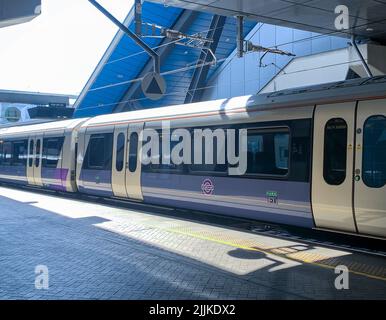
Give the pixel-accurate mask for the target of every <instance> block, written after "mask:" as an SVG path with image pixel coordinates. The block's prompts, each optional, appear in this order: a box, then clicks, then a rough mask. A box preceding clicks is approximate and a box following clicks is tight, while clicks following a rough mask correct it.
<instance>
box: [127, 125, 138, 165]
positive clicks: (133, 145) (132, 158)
mask: <svg viewBox="0 0 386 320" xmlns="http://www.w3.org/2000/svg"><path fill="white" fill-rule="evenodd" d="M137 154H138V133H136V132H133V133H132V134H131V136H130V147H129V171H130V172H135V170H137Z"/></svg>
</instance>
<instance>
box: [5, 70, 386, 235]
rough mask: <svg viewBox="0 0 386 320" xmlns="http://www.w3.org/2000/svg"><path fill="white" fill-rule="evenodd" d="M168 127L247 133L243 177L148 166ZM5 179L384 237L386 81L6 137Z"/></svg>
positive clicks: (35, 128) (206, 168) (222, 167)
mask: <svg viewBox="0 0 386 320" xmlns="http://www.w3.org/2000/svg"><path fill="white" fill-rule="evenodd" d="M166 120H167V121H169V122H170V126H171V128H172V129H175V128H185V129H189V130H193V129H196V128H201V129H204V128H210V129H212V130H213V129H215V128H225V129H227V128H232V129H235V131H236V132H239V131H240V130H241V129H247V132H248V133H247V169H246V172H245V173H244V174H243V175H239V176H233V175H230V174H229V168H230V165H229V164H227V163H225V164H216V163H215V164H201V165H199V164H198V165H197V164H186V163H182V164H179V165H175V164H173V165H167V164H166V165H165V164H158V165H157V164H148V165H144V164H143V163H142V161H141V159H140V158H141V153H140V152H139V151H140V147H141V143H142V142H141V139H139V136H140V134H141V132H142V131H143V130H144V129H145V128H152V129H155V130H160V128H161V125H162V122H163V121H166ZM160 139H170V136H169V137H167V136H165V135H161V137H160ZM161 145H162V144H161ZM203 153H204V154H205V151H204V152H203ZM0 180H1V181H2V182H3V183H18V184H28V185H33V186H38V187H41V188H49V189H55V190H58V191H63V192H81V193H87V194H91V195H97V196H103V197H115V198H119V199H128V200H136V201H144V202H147V203H151V204H158V205H167V206H173V207H180V208H186V209H195V210H202V211H207V212H213V213H217V214H223V215H231V216H240V217H247V218H252V219H256V220H261V221H267V222H272V223H280V224H289V225H296V226H302V227H307V228H318V229H325V230H332V231H336V232H345V233H351V234H357V235H363V236H372V237H378V238H386V77H376V78H372V79H358V80H351V81H344V82H339V83H330V84H326V85H321V86H313V87H307V88H300V89H293V90H286V91H281V92H275V93H271V94H264V95H257V96H246V97H237V98H231V99H226V100H218V101H208V102H201V103H195V104H190V105H180V106H172V107H163V108H158V109H149V110H141V111H132V112H126V113H119V114H109V115H102V116H97V117H94V118H87V119H74V120H66V121H58V122H51V123H46V124H38V125H29V126H20V127H13V128H7V129H2V130H0Z"/></svg>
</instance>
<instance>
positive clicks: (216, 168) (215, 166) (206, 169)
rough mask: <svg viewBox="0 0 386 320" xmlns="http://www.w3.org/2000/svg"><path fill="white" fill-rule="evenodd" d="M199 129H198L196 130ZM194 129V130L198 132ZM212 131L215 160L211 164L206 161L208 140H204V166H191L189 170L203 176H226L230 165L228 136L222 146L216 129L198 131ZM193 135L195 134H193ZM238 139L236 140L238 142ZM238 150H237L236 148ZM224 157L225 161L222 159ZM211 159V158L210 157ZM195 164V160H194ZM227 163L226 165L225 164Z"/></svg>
mask: <svg viewBox="0 0 386 320" xmlns="http://www.w3.org/2000/svg"><path fill="white" fill-rule="evenodd" d="M196 129H197V128H196ZM196 129H194V130H196ZM206 129H210V130H212V132H213V140H212V141H213V147H212V148H213V158H212V159H210V162H209V163H207V161H205V155H206V154H207V151H208V150H206V140H205V138H203V139H202V141H201V142H202V158H201V162H202V164H191V165H190V166H189V170H190V171H191V172H193V173H197V174H199V173H203V174H212V175H220V176H223V175H226V174H227V172H228V164H227V161H226V144H227V141H226V135H224V137H223V138H224V139H223V144H220V142H219V140H218V138H217V136H216V134H214V131H215V128H202V129H199V128H198V130H206ZM192 135H193V132H192ZM194 141H195V139H192V146H191V147H192V157H194V154H195V149H194V148H195V146H194ZM237 141H238V139H236V142H237ZM236 149H237V148H236ZM222 157H223V159H221V158H222ZM210 158H211V157H210ZM192 161H193V162H194V159H192ZM224 162H225V163H224Z"/></svg>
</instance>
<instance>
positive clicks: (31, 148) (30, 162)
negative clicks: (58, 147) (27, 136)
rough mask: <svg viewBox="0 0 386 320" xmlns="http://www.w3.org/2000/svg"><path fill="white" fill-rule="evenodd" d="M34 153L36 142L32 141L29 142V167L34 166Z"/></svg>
mask: <svg viewBox="0 0 386 320" xmlns="http://www.w3.org/2000/svg"><path fill="white" fill-rule="evenodd" d="M33 153H34V141H33V140H32V139H31V140H30V142H29V159H28V166H29V167H32V164H33Z"/></svg>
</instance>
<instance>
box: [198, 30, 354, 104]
mask: <svg viewBox="0 0 386 320" xmlns="http://www.w3.org/2000/svg"><path fill="white" fill-rule="evenodd" d="M246 40H251V41H252V42H253V43H255V44H259V45H261V46H263V47H277V48H278V49H281V50H284V51H289V52H292V53H294V54H296V56H297V57H302V56H307V55H312V54H317V53H321V52H326V51H330V50H335V49H341V48H345V47H347V42H348V40H347V39H344V38H337V37H332V36H326V35H320V34H317V33H313V32H307V31H301V30H295V29H290V28H285V27H279V26H274V25H269V24H261V23H259V24H257V25H256V26H255V27H254V28H253V30H252V31H251V32H250V33H249V34H248V36H247V37H246ZM261 56H262V54H261V53H249V54H247V55H245V56H244V57H243V58H237V56H236V51H233V53H232V54H231V55H230V56H229V58H228V59H227V60H226V61H225V62H224V63H223V65H222V66H221V67H220V68H219V69H218V70H217V71H216V73H215V74H213V76H212V77H211V78H210V79H209V81H208V84H207V89H206V91H205V94H204V96H203V99H204V100H214V99H223V98H230V97H234V96H242V95H249V94H256V93H257V92H258V91H259V90H260V89H261V88H262V87H264V86H265V85H266V84H267V83H268V82H269V81H270V80H271V79H272V78H273V77H274V76H275V75H276V74H277V73H278V72H279V71H280V70H281V69H282V68H283V67H285V66H286V65H287V64H288V63H289V62H290V61H291V59H293V58H292V57H288V56H281V55H275V54H267V55H266V56H265V57H264V59H263V60H262V61H261V62H262V63H261V64H262V66H260V58H261Z"/></svg>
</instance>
